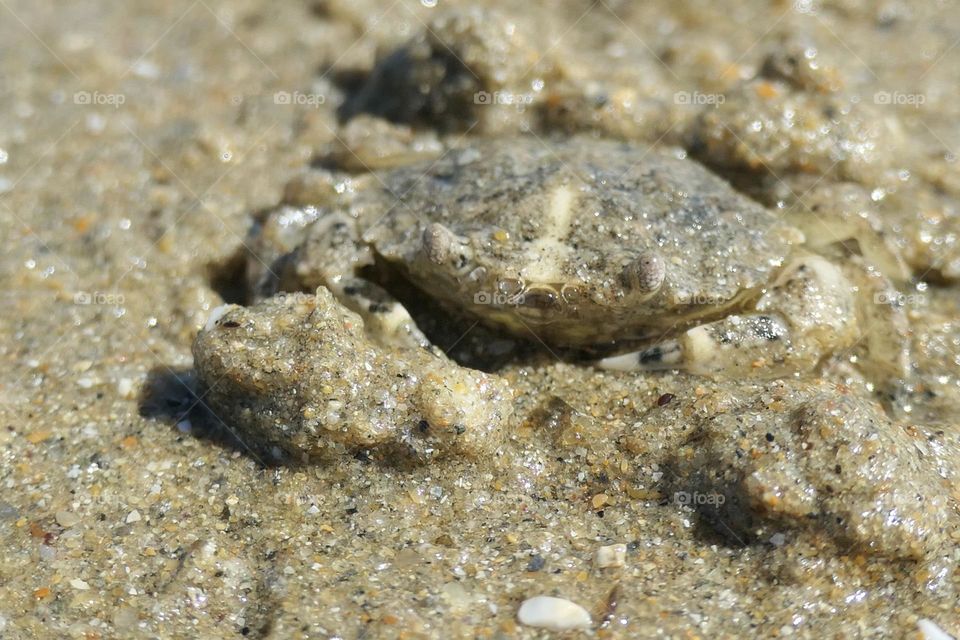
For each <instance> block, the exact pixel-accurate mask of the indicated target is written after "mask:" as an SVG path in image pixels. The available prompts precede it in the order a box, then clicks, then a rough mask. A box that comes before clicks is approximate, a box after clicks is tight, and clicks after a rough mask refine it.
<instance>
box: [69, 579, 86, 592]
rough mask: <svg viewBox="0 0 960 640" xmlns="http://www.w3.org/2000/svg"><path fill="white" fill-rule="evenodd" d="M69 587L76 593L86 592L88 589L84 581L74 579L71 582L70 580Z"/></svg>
mask: <svg viewBox="0 0 960 640" xmlns="http://www.w3.org/2000/svg"><path fill="white" fill-rule="evenodd" d="M70 586H71V587H73V588H74V589H76V590H78V591H86V590H87V589H89V588H90V585H89V584H87V583H86V582H85V581H84V580H81V579H80V578H74V579H73V580H71V581H70Z"/></svg>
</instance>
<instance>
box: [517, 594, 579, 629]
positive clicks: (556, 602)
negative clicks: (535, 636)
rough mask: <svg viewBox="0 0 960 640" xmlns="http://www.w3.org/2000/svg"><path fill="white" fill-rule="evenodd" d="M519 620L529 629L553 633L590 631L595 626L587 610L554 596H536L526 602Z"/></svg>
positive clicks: (518, 614) (518, 615) (522, 605)
mask: <svg viewBox="0 0 960 640" xmlns="http://www.w3.org/2000/svg"><path fill="white" fill-rule="evenodd" d="M517 620H519V621H520V624H522V625H526V626H528V627H539V628H541V629H550V630H551V631H566V630H568V629H588V628H590V626H591V625H592V624H593V622H592V621H591V620H590V614H589V613H587V610H586V609H584V608H583V607H581V606H580V605H578V604H577V603H575V602H570V601H569V600H565V599H563V598H554V597H552V596H534V597H533V598H530V599H528V600H525V601H524V602H523V604H521V605H520V610H519V611H518V612H517Z"/></svg>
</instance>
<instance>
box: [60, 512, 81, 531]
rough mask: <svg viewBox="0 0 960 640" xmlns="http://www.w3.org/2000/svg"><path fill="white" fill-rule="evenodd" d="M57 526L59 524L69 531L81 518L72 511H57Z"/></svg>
mask: <svg viewBox="0 0 960 640" xmlns="http://www.w3.org/2000/svg"><path fill="white" fill-rule="evenodd" d="M55 517H56V519H57V524H59V525H60V526H61V527H63V528H64V529H69V528H70V527H72V526H73V525H75V524H77V523H78V522H80V516H78V515H77V514H75V513H73V512H72V511H57V513H56V516H55Z"/></svg>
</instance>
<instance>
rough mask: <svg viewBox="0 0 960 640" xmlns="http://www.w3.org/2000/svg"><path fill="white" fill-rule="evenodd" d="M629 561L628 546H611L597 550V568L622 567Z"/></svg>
mask: <svg viewBox="0 0 960 640" xmlns="http://www.w3.org/2000/svg"><path fill="white" fill-rule="evenodd" d="M626 560H627V545H625V544H611V545H608V546H606V547H600V548H599V549H597V566H598V567H600V568H602V569H606V568H608V567H622V566H623V565H624V564H625V563H626Z"/></svg>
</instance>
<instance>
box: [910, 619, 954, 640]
mask: <svg viewBox="0 0 960 640" xmlns="http://www.w3.org/2000/svg"><path fill="white" fill-rule="evenodd" d="M917 628H918V629H919V630H920V635H921V636H923V640H953V636H951V635H950V634H948V633H947V632H946V631H944V630H943V629H941V628H940V627H939V625H937V623H936V622H934V621H933V620H928V619H927V618H922V619H920V620H918V621H917Z"/></svg>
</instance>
